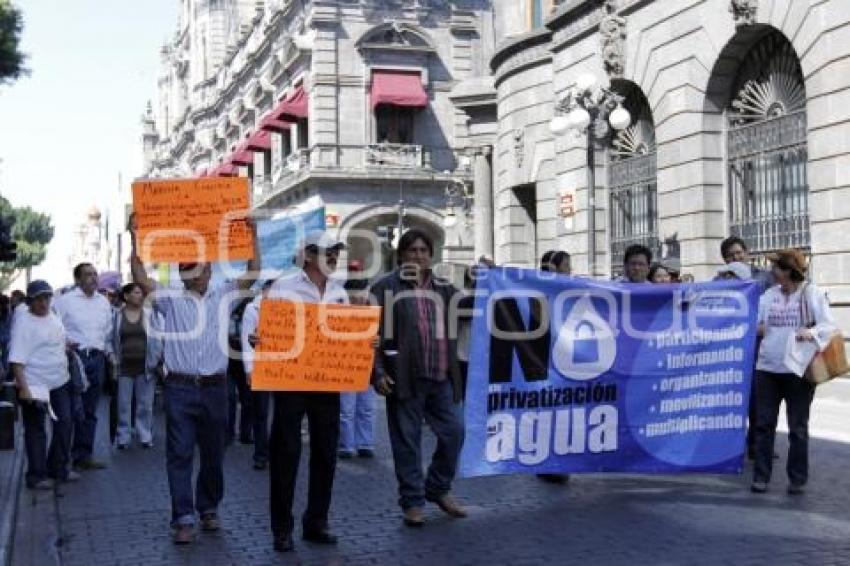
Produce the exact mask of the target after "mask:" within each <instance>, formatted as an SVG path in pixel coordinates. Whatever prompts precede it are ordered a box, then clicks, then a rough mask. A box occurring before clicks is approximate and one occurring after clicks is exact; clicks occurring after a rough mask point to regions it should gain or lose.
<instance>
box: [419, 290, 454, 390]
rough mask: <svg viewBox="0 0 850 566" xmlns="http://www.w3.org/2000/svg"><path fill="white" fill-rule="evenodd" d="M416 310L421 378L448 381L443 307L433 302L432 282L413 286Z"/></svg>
mask: <svg viewBox="0 0 850 566" xmlns="http://www.w3.org/2000/svg"><path fill="white" fill-rule="evenodd" d="M414 289H415V291H416V293H415V296H416V310H417V312H418V314H419V316H418V319H419V320H418V322H417V326H418V330H419V339H420V341H421V344H422V376H421V377H423V378H424V379H430V380H433V381H444V380H446V379H448V374H449V372H448V368H449V349H448V339H447V338H446V327H445V326H446V325H445V318H444V317H443V314H444V313H443V309H444V308H445V306H444V305H441V304H439V302H435V300H436V298H437V296H436V295H435V294H434V291H435V289H434V281H433V279H432V278H431V277H430V276H428V279H427V280H426V281H425V283H424V284H423V285H421V286H419V285H415V286H414Z"/></svg>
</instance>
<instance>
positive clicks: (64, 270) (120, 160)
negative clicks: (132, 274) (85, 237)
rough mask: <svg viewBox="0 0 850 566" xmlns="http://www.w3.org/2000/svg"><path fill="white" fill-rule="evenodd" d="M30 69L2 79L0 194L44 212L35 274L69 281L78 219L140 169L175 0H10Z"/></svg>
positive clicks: (110, 199) (113, 196)
mask: <svg viewBox="0 0 850 566" xmlns="http://www.w3.org/2000/svg"><path fill="white" fill-rule="evenodd" d="M14 3H15V4H16V5H17V6H19V7H20V8H21V9H22V11H23V15H24V31H23V37H22V51H24V52H25V53H27V55H28V57H29V58H28V61H27V67H28V68H29V69H30V70H31V75H30V76H29V77H25V78H23V79H20V80H18V81H17V82H14V83H12V85H10V86H8V85H6V86H0V194H2V195H3V196H4V197H6V198H7V199H9V201H10V202H11V203H12V205H13V206H25V205H29V206H31V207H33V208H34V209H36V210H38V211H40V212H44V213H47V214H49V215H50V216H51V218H52V220H53V225H54V227H55V231H56V233H55V235H54V237H53V241H52V242H51V244H50V247H49V250H48V256H47V260H46V261H45V262H44V263H43V264H42V265H41V266H39V267H37V268H35V269H33V277H34V278H44V279H47V280H48V281H50V282H51V283H52V284H54V285H62V284H65V283H70V281H71V274H70V269H69V266H68V257H69V255H70V253H71V238H72V234H73V231H74V228H75V226H76V225H78V224H80V223H81V222H84V221H85V219H86V213H87V211H88V210H89V209H91V208H92V206H97V207H98V208H100V209H101V210H104V209H105V208H108V207H110V205H111V206H112V208H113V209H115V208H117V207H116V206H115V205H116V204H117V202H118V199H119V183H118V179H119V174H120V175H121V177H122V178H123V184H124V185H125V186H124V189H123V190H124V191H127V190H128V189H127V186H128V185H129V183H130V182H132V179H133V178H134V177H136V176H138V175H139V174H140V173H141V167H142V150H141V132H142V130H141V121H140V120H141V116H142V114H143V112H144V109H145V105H146V103H147V101H148V100H151V101H153V102H154V107H156V74H157V64H158V60H159V48H160V47H161V46H162V44H163V43H164V42H165V41H166V40H167V39H169V38H170V37H172V36H173V33H174V31H175V30H176V28H177V12H178V8H179V0H141V1H140V0H14Z"/></svg>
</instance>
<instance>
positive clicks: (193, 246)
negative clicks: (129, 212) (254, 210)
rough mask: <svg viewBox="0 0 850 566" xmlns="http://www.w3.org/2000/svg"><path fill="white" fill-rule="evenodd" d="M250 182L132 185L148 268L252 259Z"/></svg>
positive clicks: (173, 181)
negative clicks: (152, 264) (248, 214)
mask: <svg viewBox="0 0 850 566" xmlns="http://www.w3.org/2000/svg"><path fill="white" fill-rule="evenodd" d="M248 191H249V189H248V179H247V178H245V177H210V178H202V179H165V180H155V181H154V180H151V181H137V182H135V183H133V211H134V213H135V218H136V245H137V246H138V252H139V257H141V258H142V261H145V262H171V263H176V262H199V261H229V260H243V259H252V258H253V257H254V234H253V231H252V230H251V227H250V225H249V224H248V223H247V222H246V220H245V218H244V216H242V214H244V213H245V212H247V211H248V210H249V209H250V208H251V200H250V196H249V192H248Z"/></svg>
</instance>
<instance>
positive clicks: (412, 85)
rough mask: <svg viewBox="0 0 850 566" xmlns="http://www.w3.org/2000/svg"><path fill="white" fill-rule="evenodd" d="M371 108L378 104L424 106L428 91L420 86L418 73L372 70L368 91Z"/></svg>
mask: <svg viewBox="0 0 850 566" xmlns="http://www.w3.org/2000/svg"><path fill="white" fill-rule="evenodd" d="M370 101H371V103H372V108H375V107H376V106H377V105H379V104H392V105H393V106H407V107H412V108H424V107H425V106H428V93H427V92H425V89H424V88H422V80H421V78H420V76H419V73H405V72H397V71H373V72H372V90H371V93H370Z"/></svg>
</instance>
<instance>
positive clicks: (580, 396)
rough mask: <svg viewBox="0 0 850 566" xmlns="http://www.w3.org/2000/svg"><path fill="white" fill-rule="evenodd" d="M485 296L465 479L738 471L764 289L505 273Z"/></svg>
mask: <svg viewBox="0 0 850 566" xmlns="http://www.w3.org/2000/svg"><path fill="white" fill-rule="evenodd" d="M477 294H478V296H477V297H476V301H475V310H476V314H475V316H474V319H473V328H472V345H471V351H470V360H471V361H470V368H469V380H468V385H467V394H466V405H465V411H466V430H467V433H466V441H465V445H464V448H463V453H462V456H461V466H460V472H461V475H463V476H467V477H469V476H482V475H494V474H513V473H564V472H570V473H575V472H634V473H682V472H712V473H738V472H740V471H741V469H742V465H743V452H744V434H745V427H746V417H747V405H748V403H749V394H750V383H751V379H752V371H753V367H754V361H755V331H756V315H757V310H758V288H757V285H756V284H754V283H751V282H738V281H724V282H710V283H699V284H691V285H651V284H643V285H635V284H622V283H614V282H604V281H596V280H590V279H580V278H570V277H565V276H562V275H555V274H552V273H544V272H539V271H532V270H521V269H513V268H497V269H491V270H490V271H488V272H487V273H486V275H485V276H484V279H483V280H481V281H479V283H478V288H477Z"/></svg>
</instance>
